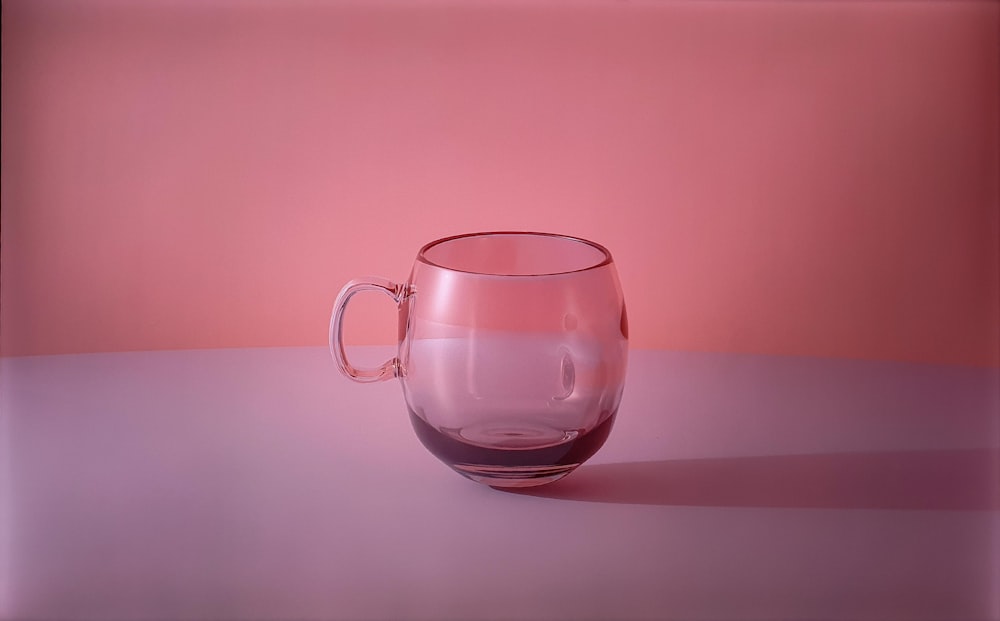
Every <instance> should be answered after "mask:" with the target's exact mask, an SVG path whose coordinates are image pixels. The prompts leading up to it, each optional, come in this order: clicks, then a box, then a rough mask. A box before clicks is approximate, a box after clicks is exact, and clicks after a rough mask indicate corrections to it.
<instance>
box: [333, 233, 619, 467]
mask: <svg viewBox="0 0 1000 621" xmlns="http://www.w3.org/2000/svg"><path fill="white" fill-rule="evenodd" d="M368 290H374V291H381V292H383V293H386V294H388V295H389V296H390V297H391V298H392V299H393V300H395V302H396V303H397V305H398V307H399V349H398V355H397V356H396V357H395V358H392V359H391V360H388V361H386V362H385V363H384V364H383V365H382V366H380V367H378V368H375V369H359V368H356V367H354V366H353V365H352V364H351V363H350V362H349V361H348V359H347V355H346V353H345V351H344V343H343V339H342V333H343V322H344V310H345V308H346V306H347V303H348V301H350V299H351V297H352V296H354V295H355V294H356V293H359V292H361V291H368ZM330 351H331V353H332V355H333V358H334V360H336V362H337V365H338V366H339V367H340V371H341V372H342V373H343V374H344V375H346V376H347V377H349V378H351V379H353V380H355V381H358V382H375V381H380V380H386V379H389V378H392V377H398V378H399V379H400V381H401V383H402V386H403V395H404V397H405V400H406V405H407V409H408V410H409V412H410V421H411V423H412V424H413V428H414V430H415V431H416V434H417V437H418V438H419V439H420V441H421V442H422V443H423V445H424V446H425V447H426V448H427V449H428V450H429V451H430V452H431V453H433V454H434V455H435V456H436V457H437V458H438V459H440V460H441V461H443V462H444V463H445V464H447V465H448V466H450V467H451V468H452V469H454V470H455V471H456V472H458V473H459V474H461V475H463V476H465V477H467V478H469V479H472V480H473V481H477V482H480V483H484V484H487V485H491V486H494V487H528V486H533V485H542V484H544V483H550V482H552V481H556V480H558V479H560V478H562V477H564V476H566V475H567V474H569V473H570V472H572V471H573V470H574V469H576V468H577V466H579V465H580V464H581V463H583V462H584V461H585V460H587V459H589V458H590V457H591V456H593V455H594V453H596V452H597V450H598V449H600V448H601V446H602V445H603V444H604V442H605V440H606V439H607V437H608V434H609V433H610V431H611V426H612V424H613V423H614V420H615V415H616V414H617V412H618V405H619V403H620V402H621V397H622V389H623V387H624V380H625V368H626V364H627V361H628V320H627V318H626V314H625V301H624V297H623V295H622V289H621V285H620V283H619V281H618V275H617V273H616V271H615V266H614V263H613V261H612V258H611V253H610V252H608V250H607V249H606V248H604V247H603V246H600V245H598V244H595V243H593V242H590V241H586V240H583V239H578V238H575V237H568V236H565V235H553V234H547V233H514V232H502V233H473V234H468V235H458V236H455V237H448V238H445V239H439V240H437V241H434V242H431V243H429V244H427V245H426V246H424V247H423V248H421V249H420V252H419V253H418V254H417V259H416V261H415V262H414V264H413V270H412V271H411V273H410V278H409V280H407V282H406V283H402V284H397V283H393V282H390V281H388V280H386V279H383V278H362V279H358V280H352V281H351V282H349V283H347V285H346V286H344V288H343V289H342V290H341V292H340V295H339V296H338V297H337V301H336V303H335V304H334V309H333V317H332V318H331V320H330Z"/></svg>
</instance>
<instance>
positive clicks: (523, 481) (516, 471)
mask: <svg viewBox="0 0 1000 621" xmlns="http://www.w3.org/2000/svg"><path fill="white" fill-rule="evenodd" d="M579 465H580V464H568V465H562V466H507V467H504V466H477V465H471V464H454V465H452V466H451V468H452V470H454V471H455V472H457V473H459V474H460V475H462V476H463V477H465V478H467V479H471V480H472V481H475V482H476V483H482V484H483V485H489V486H490V487H496V488H504V489H510V488H520V487H536V486H538V485H545V484H546V483H552V482H554V481H558V480H559V479H561V478H563V477H564V476H566V475H567V474H569V473H570V472H573V471H574V470H576V468H577V466H579Z"/></svg>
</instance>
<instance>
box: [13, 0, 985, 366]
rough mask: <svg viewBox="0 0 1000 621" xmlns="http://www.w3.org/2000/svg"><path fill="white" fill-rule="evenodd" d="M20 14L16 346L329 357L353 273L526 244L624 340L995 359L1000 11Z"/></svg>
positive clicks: (375, 306) (79, 7) (619, 6)
mask: <svg viewBox="0 0 1000 621" xmlns="http://www.w3.org/2000/svg"><path fill="white" fill-rule="evenodd" d="M2 10H3V19H2V25H3V37H2V46H3V58H2V63H3V72H2V81H3V83H2V87H3V92H2V97H3V121H2V140H3V161H2V228H0V261H2V265H0V353H2V354H3V355H6V356H22V355H39V354H60V353H77V352H102V351H124V350H146V349H183V348H205V347H253V346H306V345H322V344H323V343H325V342H326V331H327V324H328V321H329V314H330V310H331V305H332V302H333V299H334V297H335V295H336V294H337V291H338V290H339V288H340V287H341V286H342V285H343V284H344V283H345V282H346V281H347V280H349V279H350V278H354V277H358V276H363V275H372V274H375V275H382V276H385V277H388V278H391V279H395V280H402V279H405V278H406V275H407V274H408V273H409V269H410V266H411V264H412V261H413V258H414V256H415V254H416V251H417V249H418V248H419V247H420V246H421V245H422V244H423V243H425V242H428V241H431V240H433V239H436V238H440V237H444V236H447V235H451V234H456V233H463V232H472V231H482V230H537V231H549V232H558V233H565V234H570V235H577V236H581V237H585V238H590V239H593V240H595V241H598V242H600V243H602V244H604V245H606V246H608V247H609V248H610V249H611V251H612V253H613V254H614V256H615V259H616V263H617V265H618V270H619V273H620V275H621V278H622V282H623V287H624V289H625V295H626V300H627V304H628V309H629V319H630V330H631V337H632V341H631V343H632V345H633V346H634V347H640V348H668V349H682V350H701V351H730V352H751V353H764V354H788V355H815V356H839V357H852V358H873V359H891V360H904V361H918V362H933V363H954V364H971V365H997V364H1000V327H998V323H1000V218H998V209H1000V208H998V204H1000V203H998V168H1000V138H998V132H1000V128H998V118H997V117H998V103H1000V96H998V88H1000V86H998V75H1000V73H998V71H1000V68H998V62H1000V61H998V57H1000V43H998V36H1000V35H998V32H1000V28H998V24H1000V5H998V4H997V3H992V2H976V1H962V0H957V1H955V2H941V3H938V2H907V1H905V0H902V1H899V2H781V1H778V2H717V1H706V2H687V1H680V2H642V1H638V2H616V1H610V0H609V1H607V2H600V1H584V2H580V3H561V2H556V1H549V0H538V1H531V0H526V1H523V2H517V3H512V4H511V3H501V2H499V1H491V0H486V1H484V2H480V3H475V4H457V3H451V2H447V1H446V0H441V1H440V2H435V1H432V0H424V1H421V2H417V3H404V2H392V1H383V2H380V3H377V4H366V3H361V2H325V3H324V2H321V1H317V2H293V3H287V4H280V3H278V2H269V1H266V0H261V1H257V2H252V3H246V4H240V3H237V2H227V1H224V0H223V1H213V2H200V3H199V2H195V1H194V0H172V1H166V0H159V1H154V2H152V3H148V4H146V3H143V4H141V5H140V4H139V3H125V2H116V1H103V0H99V1H90V2H88V1H84V0H38V1H34V2H28V1H25V0H20V1H18V0H9V1H7V2H4V3H3V9H2ZM355 299H356V300H357V304H356V305H355V307H354V308H353V310H352V312H351V313H350V317H349V326H348V339H349V342H350V343H353V344H384V343H390V342H392V341H393V339H394V335H395V326H394V324H393V313H394V309H393V308H392V307H391V303H390V302H389V301H388V300H386V299H385V298H383V297H381V296H370V297H369V298H365V296H359V297H358V298H355Z"/></svg>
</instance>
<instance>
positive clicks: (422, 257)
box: [417, 231, 613, 278]
mask: <svg viewBox="0 0 1000 621" xmlns="http://www.w3.org/2000/svg"><path fill="white" fill-rule="evenodd" d="M498 235H508V236H517V237H558V238H561V239H565V240H568V241H571V242H575V243H579V244H586V245H588V246H590V247H591V248H593V249H595V250H597V251H599V252H600V253H601V254H602V255H603V257H604V258H603V259H602V260H600V261H598V262H596V263H593V264H591V265H587V266H585V267H581V268H579V269H575V270H564V271H559V272H539V273H537V274H495V273H492V272H476V271H470V270H461V269H457V268H454V267H449V266H447V265H441V264H440V263H435V262H434V261H431V260H430V259H429V258H427V254H426V253H427V251H428V250H430V249H431V248H433V247H435V246H437V245H439V244H443V243H446V242H451V241H455V240H457V239H465V238H470V237H490V236H498ZM417 261H419V262H421V263H423V264H425V265H430V266H431V267H436V268H438V269H442V270H448V271H449V272H458V273H462V274H474V275H476V276H496V277H501V278H538V277H541V276H560V275H564V274H578V273H581V272H588V271H590V270H595V269H599V268H601V267H604V266H606V265H610V264H611V263H612V262H613V259H612V258H611V251H609V250H608V249H607V248H605V247H604V246H602V245H601V244H598V243H597V242H593V241H590V240H589V239H584V238H582V237H575V236H573V235H564V234H562V233H543V232H539V231H481V232H478V233H462V234H459V235H451V236H449V237H442V238H441V239H436V240H434V241H432V242H429V243H426V244H424V245H423V247H421V248H420V251H419V252H418V253H417Z"/></svg>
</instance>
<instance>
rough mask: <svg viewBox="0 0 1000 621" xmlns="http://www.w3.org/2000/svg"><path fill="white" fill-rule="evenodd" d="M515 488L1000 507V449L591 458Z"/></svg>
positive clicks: (723, 502)
mask: <svg viewBox="0 0 1000 621" xmlns="http://www.w3.org/2000/svg"><path fill="white" fill-rule="evenodd" d="M512 491H515V493H519V494H526V495H531V496H541V497H546V498H557V499H564V500H582V501H589V502H606V503H623V504H645V505H688V506H710V507H789V508H791V507H798V508H831V509H834V508H836V509H909V510H973V511H975V510H980V511H982V510H990V509H1000V497H998V496H1000V451H998V450H996V449H993V450H989V449H982V450H980V449H974V450H952V451H899V452H879V453H827V454H817V455H780V456H769V457H730V458H717V459H679V460H663V461H641V462H629V463H614V464H595V465H587V464H584V465H583V466H580V468H579V469H577V471H576V472H574V473H573V474H571V475H569V476H568V477H566V478H565V479H562V480H561V481H557V482H555V483H551V484H549V485H545V486H541V487H535V488H526V489H522V490H512Z"/></svg>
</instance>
